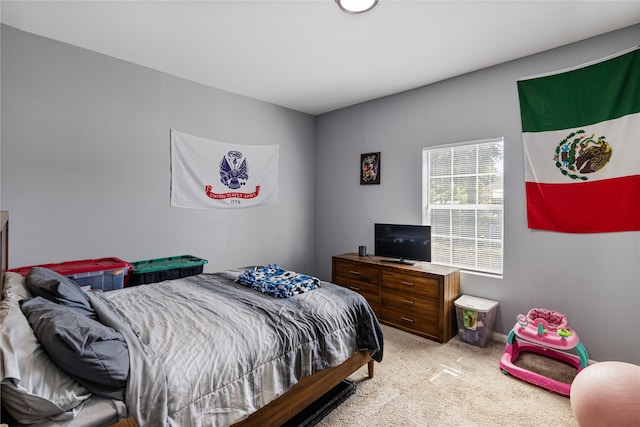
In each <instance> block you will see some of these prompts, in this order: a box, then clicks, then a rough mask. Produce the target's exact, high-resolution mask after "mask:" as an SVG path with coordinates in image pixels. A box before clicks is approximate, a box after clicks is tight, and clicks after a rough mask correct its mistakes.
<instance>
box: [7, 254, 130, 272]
mask: <svg viewBox="0 0 640 427" xmlns="http://www.w3.org/2000/svg"><path fill="white" fill-rule="evenodd" d="M32 267H44V268H48V269H49V270H53V271H55V272H56V273H59V274H62V275H63V276H71V275H72V274H79V273H88V272H93V271H106V270H114V269H117V268H123V269H126V270H127V272H128V271H129V269H130V268H131V265H130V264H129V263H128V262H126V261H123V260H121V259H120V258H114V257H111V258H99V259H83V260H78V261H65V262H59V263H53V264H39V265H31V266H27V267H20V268H15V269H12V270H11V271H14V272H16V273H20V274H22V275H23V276H25V277H26V276H27V274H28V273H29V270H31V268H32Z"/></svg>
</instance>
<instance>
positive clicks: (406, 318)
mask: <svg viewBox="0 0 640 427" xmlns="http://www.w3.org/2000/svg"><path fill="white" fill-rule="evenodd" d="M400 319H402V320H403V321H405V322H409V323H413V319H409V318H408V317H401V318H400Z"/></svg>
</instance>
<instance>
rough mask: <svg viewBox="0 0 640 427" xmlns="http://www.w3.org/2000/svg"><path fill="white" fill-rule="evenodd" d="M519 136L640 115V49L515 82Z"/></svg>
mask: <svg viewBox="0 0 640 427" xmlns="http://www.w3.org/2000/svg"><path fill="white" fill-rule="evenodd" d="M518 94H519V97H520V114H521V117H522V131H523V132H542V131H548V130H559V129H570V128H575V127H580V126H585V125H589V124H593V123H599V122H602V121H605V120H610V119H616V118H619V117H622V116H625V115H627V114H632V113H638V112H640V49H637V48H636V49H634V50H632V51H631V52H628V53H625V54H623V55H620V56H617V57H615V58H612V59H608V60H606V61H603V62H599V63H596V64H593V65H588V66H585V67H584V68H579V69H576V70H570V71H566V72H560V73H558V74H553V75H549V76H544V77H538V78H531V79H528V80H520V81H518Z"/></svg>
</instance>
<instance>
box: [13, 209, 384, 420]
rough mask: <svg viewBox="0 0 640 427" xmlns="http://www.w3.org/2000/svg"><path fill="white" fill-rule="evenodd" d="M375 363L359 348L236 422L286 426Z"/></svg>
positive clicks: (366, 352) (370, 373) (369, 369)
mask: <svg viewBox="0 0 640 427" xmlns="http://www.w3.org/2000/svg"><path fill="white" fill-rule="evenodd" d="M0 218H1V230H0V244H1V246H2V258H1V259H0V266H1V268H2V274H0V285H1V284H2V280H3V278H4V272H5V271H6V270H7V269H8V265H9V262H8V255H9V212H7V211H0ZM0 289H1V287H0ZM373 364H374V361H373V359H372V358H371V356H370V355H369V352H368V351H366V350H363V351H359V352H358V353H356V354H355V355H353V356H352V357H351V358H349V359H348V360H347V361H345V362H344V363H342V364H341V365H339V366H336V367H334V368H330V369H326V370H324V371H321V372H318V373H317V374H315V375H312V376H310V377H307V378H304V379H303V380H302V381H300V382H299V383H298V384H296V385H295V386H293V388H291V390H289V391H288V392H287V393H285V394H284V395H282V396H280V397H279V398H277V399H276V400H274V401H272V402H271V403H269V404H268V405H266V406H264V407H262V408H261V409H259V410H258V411H256V412H254V413H253V414H251V415H250V416H249V417H248V418H246V419H244V420H242V421H241V422H239V423H237V424H234V426H272V425H282V424H284V423H285V422H287V421H288V420H290V419H291V418H293V417H294V416H295V415H296V414H298V413H299V412H301V411H302V410H303V409H305V408H306V407H307V406H309V405H310V404H312V403H313V402H314V401H315V400H316V399H318V398H319V397H320V396H322V395H323V394H325V393H327V392H328V391H329V390H331V389H332V388H333V387H335V386H336V385H338V384H339V383H340V382H341V381H342V380H344V379H345V378H347V377H348V376H349V375H351V374H352V373H354V372H355V371H357V370H358V369H360V368H361V367H363V366H364V365H368V375H369V378H373V369H374V368H373Z"/></svg>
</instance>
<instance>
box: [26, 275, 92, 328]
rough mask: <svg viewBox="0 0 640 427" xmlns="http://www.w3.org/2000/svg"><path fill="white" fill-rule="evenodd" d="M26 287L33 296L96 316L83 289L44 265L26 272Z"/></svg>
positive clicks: (86, 314)
mask: <svg viewBox="0 0 640 427" xmlns="http://www.w3.org/2000/svg"><path fill="white" fill-rule="evenodd" d="M27 289H28V290H29V292H31V293H32V294H33V295H34V296H39V297H43V298H45V299H48V300H49V301H53V302H55V303H58V304H62V305H65V306H67V307H69V308H70V309H72V310H74V311H76V312H78V313H80V314H83V315H85V316H89V317H90V318H92V319H95V318H96V312H95V311H94V309H93V307H91V303H89V299H88V298H87V296H86V295H85V294H84V291H83V290H82V289H80V287H79V286H78V285H77V284H76V283H75V282H74V281H73V280H71V279H69V278H68V277H67V276H63V275H62V274H59V273H57V272H55V271H53V270H50V269H48V268H44V267H32V268H31V270H29V273H27Z"/></svg>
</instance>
